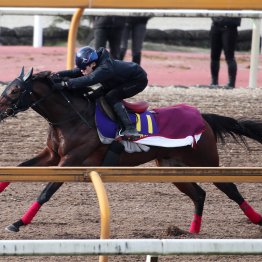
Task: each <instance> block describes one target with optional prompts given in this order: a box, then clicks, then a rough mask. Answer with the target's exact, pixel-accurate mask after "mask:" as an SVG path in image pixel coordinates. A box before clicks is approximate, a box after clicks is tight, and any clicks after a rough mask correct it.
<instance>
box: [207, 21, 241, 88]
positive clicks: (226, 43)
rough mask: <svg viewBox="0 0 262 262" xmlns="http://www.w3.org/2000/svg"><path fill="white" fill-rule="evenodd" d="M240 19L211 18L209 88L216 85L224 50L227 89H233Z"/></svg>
mask: <svg viewBox="0 0 262 262" xmlns="http://www.w3.org/2000/svg"><path fill="white" fill-rule="evenodd" d="M240 23H241V18H238V17H213V18H212V26H211V31H210V46H211V65H210V69H211V77H212V80H211V86H216V85H218V73H219V67H220V56H221V52H222V50H224V54H225V58H226V62H227V66H228V83H227V85H226V87H227V88H234V87H235V83H236V74H237V63H236V59H235V49H236V43H237V37H238V30H237V27H238V26H240Z"/></svg>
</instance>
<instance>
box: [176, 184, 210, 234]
mask: <svg viewBox="0 0 262 262" xmlns="http://www.w3.org/2000/svg"><path fill="white" fill-rule="evenodd" d="M173 184H174V185H175V186H176V187H177V188H178V189H179V190H180V191H181V192H182V193H184V194H186V195H187V196H189V197H190V199H191V200H192V201H193V203H194V206H195V211H194V216H193V220H192V222H191V225H190V228H189V232H190V233H192V234H198V233H199V232H200V229H201V223H202V215H203V210H204V203H205V198H206V192H205V191H204V190H203V189H202V188H201V187H200V186H199V185H198V184H196V183H173Z"/></svg>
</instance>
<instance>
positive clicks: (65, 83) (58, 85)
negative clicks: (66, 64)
mask: <svg viewBox="0 0 262 262" xmlns="http://www.w3.org/2000/svg"><path fill="white" fill-rule="evenodd" d="M54 88H55V89H57V90H63V89H71V88H72V85H71V83H70V82H69V81H61V82H60V83H55V85H54Z"/></svg>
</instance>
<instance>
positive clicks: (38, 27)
mask: <svg viewBox="0 0 262 262" xmlns="http://www.w3.org/2000/svg"><path fill="white" fill-rule="evenodd" d="M42 20H43V19H42V17H41V16H40V15H35V16H34V37H33V47H41V46H43V26H42Z"/></svg>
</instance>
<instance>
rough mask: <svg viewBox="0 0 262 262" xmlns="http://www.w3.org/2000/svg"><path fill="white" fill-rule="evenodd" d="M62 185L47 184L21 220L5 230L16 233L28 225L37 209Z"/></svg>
mask: <svg viewBox="0 0 262 262" xmlns="http://www.w3.org/2000/svg"><path fill="white" fill-rule="evenodd" d="M62 184H63V183H62V182H61V183H58V182H56V183H48V184H47V186H46V187H45V188H44V190H43V191H42V192H41V194H40V195H39V197H38V198H37V200H36V201H35V202H34V203H33V204H32V205H31V207H30V208H29V209H28V210H27V211H26V212H25V214H24V215H23V216H22V217H21V219H19V220H18V221H16V222H15V223H13V224H12V225H9V226H8V227H6V230H8V231H11V232H18V231H19V228H20V227H21V226H25V225H28V224H30V223H31V221H32V220H33V218H34V217H35V216H36V214H37V212H38V211H39V209H40V208H41V206H42V205H43V204H44V203H46V202H48V201H49V200H50V198H51V197H52V196H53V194H54V193H55V192H56V191H57V190H58V189H59V188H60V187H61V186H62Z"/></svg>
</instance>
